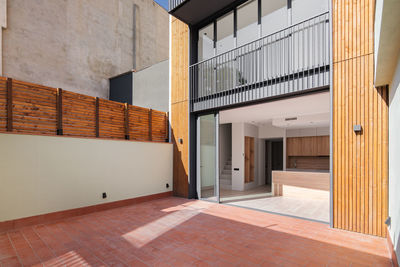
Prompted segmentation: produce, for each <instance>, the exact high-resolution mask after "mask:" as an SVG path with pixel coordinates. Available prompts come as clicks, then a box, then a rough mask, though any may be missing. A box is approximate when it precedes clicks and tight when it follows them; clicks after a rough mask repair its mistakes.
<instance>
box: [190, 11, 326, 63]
mask: <svg viewBox="0 0 400 267" xmlns="http://www.w3.org/2000/svg"><path fill="white" fill-rule="evenodd" d="M327 14H329V11H326V12H323V13H321V14H319V15H316V16H313V17H311V18H308V19H306V20H303V21H301V22H298V23H296V24H293V25H290V26H288V27H286V28H283V29H280V30H277V31H275V32H273V33H271V34H268V35H265V36H262V37H260V38H258V39H256V40H253V41H250V42H248V43H246V44H243V45H241V46H238V47H235V48H232V49H230V50H228V51H225V52H223V53H220V54H218V55H215V56H213V57H210V58H207V59H204V60H202V61H199V62H197V63H194V64H192V65H190V66H189V68H192V67H195V66H196V65H200V64H202V63H204V62H207V61H212V60H214V59H216V58H217V57H220V56H223V55H225V54H228V53H231V52H233V51H235V50H239V49H240V48H243V47H245V46H248V45H250V44H252V43H256V42H259V41H261V40H262V39H266V38H268V37H271V36H273V35H276V34H277V33H280V32H283V31H286V30H289V29H291V28H294V27H296V26H298V25H300V24H302V23H305V22H308V21H310V20H313V19H316V18H318V17H322V16H324V15H327ZM327 19H328V21H329V16H327Z"/></svg>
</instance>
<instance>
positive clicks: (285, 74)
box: [189, 12, 330, 111]
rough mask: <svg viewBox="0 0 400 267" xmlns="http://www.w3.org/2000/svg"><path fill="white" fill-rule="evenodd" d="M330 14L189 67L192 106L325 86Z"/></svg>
mask: <svg viewBox="0 0 400 267" xmlns="http://www.w3.org/2000/svg"><path fill="white" fill-rule="evenodd" d="M329 23H330V22H329V13H328V12H326V13H323V14H320V15H318V16H315V17H312V18H310V19H308V20H305V21H303V22H300V23H298V24H295V25H292V26H290V27H288V28H284V29H282V30H280V31H277V32H275V33H273V34H270V35H268V36H265V37H262V38H260V39H258V40H255V41H253V42H250V43H247V44H245V45H243V46H240V47H237V48H235V49H233V50H230V51H227V52H225V53H222V54H219V55H217V56H215V57H212V58H209V59H207V60H204V61H201V62H198V63H196V64H193V65H191V66H190V67H189V73H190V102H191V110H192V111H200V110H207V109H213V108H218V107H223V106H229V105H234V104H239V103H245V102H249V101H255V100H261V99H265V98H271V97H276V96H283V95H287V94H293V93H299V92H301V91H306V90H310V89H316V88H327V87H329V82H330V80H329V79H330V78H329V77H330V75H329V74H330V73H329V72H330V69H329V63H330V34H329Z"/></svg>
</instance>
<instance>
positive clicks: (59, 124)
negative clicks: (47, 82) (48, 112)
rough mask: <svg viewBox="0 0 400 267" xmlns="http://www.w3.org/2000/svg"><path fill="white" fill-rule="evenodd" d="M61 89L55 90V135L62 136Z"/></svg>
mask: <svg viewBox="0 0 400 267" xmlns="http://www.w3.org/2000/svg"><path fill="white" fill-rule="evenodd" d="M62 91H63V90H62V89H61V88H57V103H56V109H57V135H63V129H62V125H63V105H62Z"/></svg>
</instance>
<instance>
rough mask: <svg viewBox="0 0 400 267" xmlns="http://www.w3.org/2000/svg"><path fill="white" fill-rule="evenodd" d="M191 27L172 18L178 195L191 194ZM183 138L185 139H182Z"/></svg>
mask: <svg viewBox="0 0 400 267" xmlns="http://www.w3.org/2000/svg"><path fill="white" fill-rule="evenodd" d="M188 34H189V29H188V26H187V25H186V24H185V23H183V22H182V21H180V20H178V19H176V18H172V19H171V35H172V36H171V38H172V42H171V59H170V60H171V73H172V75H171V114H170V116H171V121H170V123H171V134H172V135H171V139H172V142H173V144H174V160H173V162H174V167H173V173H174V177H173V183H174V189H173V190H174V195H175V196H180V197H188V194H189V182H188V174H189V106H188V99H189V84H188V81H189V57H188V54H189V35H188ZM180 140H182V143H181V142H180Z"/></svg>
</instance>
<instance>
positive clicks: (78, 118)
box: [62, 91, 96, 137]
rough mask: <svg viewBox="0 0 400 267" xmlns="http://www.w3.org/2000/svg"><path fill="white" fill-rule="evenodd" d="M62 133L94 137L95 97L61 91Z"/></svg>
mask: <svg viewBox="0 0 400 267" xmlns="http://www.w3.org/2000/svg"><path fill="white" fill-rule="evenodd" d="M62 101H63V106H62V108H63V122H62V128H63V135H68V136H83V137H96V129H95V127H96V121H95V116H96V114H95V108H96V98H95V97H92V96H87V95H82V94H77V93H73V92H68V91H63V94H62Z"/></svg>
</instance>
